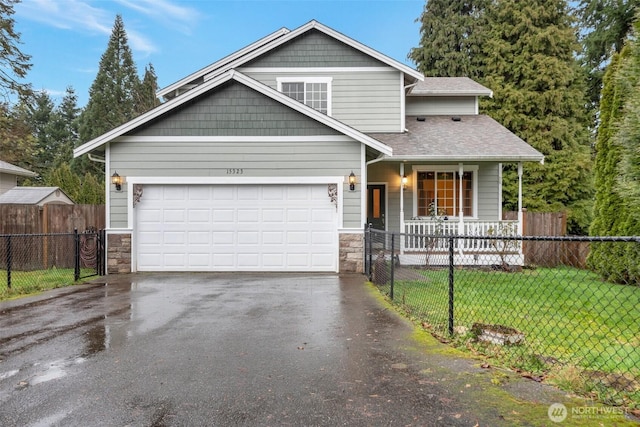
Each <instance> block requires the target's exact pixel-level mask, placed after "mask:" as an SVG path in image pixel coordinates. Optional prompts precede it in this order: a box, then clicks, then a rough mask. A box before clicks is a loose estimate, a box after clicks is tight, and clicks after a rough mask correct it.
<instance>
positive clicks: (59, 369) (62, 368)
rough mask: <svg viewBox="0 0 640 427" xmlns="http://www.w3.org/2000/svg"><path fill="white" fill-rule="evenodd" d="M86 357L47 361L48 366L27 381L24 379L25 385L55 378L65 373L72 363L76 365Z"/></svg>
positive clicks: (63, 375)
mask: <svg viewBox="0 0 640 427" xmlns="http://www.w3.org/2000/svg"><path fill="white" fill-rule="evenodd" d="M85 360H86V359H85V358H84V357H77V358H75V359H72V360H56V361H54V362H51V363H49V365H48V366H46V367H45V368H44V370H41V371H40V372H38V373H37V374H35V375H34V376H33V377H31V378H30V379H29V380H28V381H25V382H26V383H27V384H26V385H37V384H42V383H45V382H48V381H51V380H57V379H59V378H62V377H65V376H66V375H67V369H68V368H69V367H70V366H72V365H78V364H80V363H84V361H85Z"/></svg>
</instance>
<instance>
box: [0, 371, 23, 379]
mask: <svg viewBox="0 0 640 427" xmlns="http://www.w3.org/2000/svg"><path fill="white" fill-rule="evenodd" d="M18 372H20V370H19V369H14V370H12V371H7V372H0V381H2V380H6V379H7V378H10V377H12V376H14V375H15V374H17V373H18Z"/></svg>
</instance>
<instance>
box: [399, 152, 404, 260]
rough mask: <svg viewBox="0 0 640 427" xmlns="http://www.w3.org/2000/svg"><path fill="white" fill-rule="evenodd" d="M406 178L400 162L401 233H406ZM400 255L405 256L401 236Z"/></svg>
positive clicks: (402, 237)
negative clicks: (403, 180)
mask: <svg viewBox="0 0 640 427" xmlns="http://www.w3.org/2000/svg"><path fill="white" fill-rule="evenodd" d="M403 177H404V163H402V162H400V233H404V188H402V187H403V185H404V184H403V183H402V178H403ZM400 253H401V254H404V236H402V235H401V236H400Z"/></svg>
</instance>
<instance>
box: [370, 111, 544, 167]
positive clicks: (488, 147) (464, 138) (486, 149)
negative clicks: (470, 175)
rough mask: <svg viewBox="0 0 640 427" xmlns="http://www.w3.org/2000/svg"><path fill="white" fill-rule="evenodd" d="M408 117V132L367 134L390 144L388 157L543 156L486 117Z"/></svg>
mask: <svg viewBox="0 0 640 427" xmlns="http://www.w3.org/2000/svg"><path fill="white" fill-rule="evenodd" d="M456 118H459V119H460V120H459V121H454V120H453V118H452V117H451V116H424V117H421V119H424V120H423V121H422V120H420V121H419V120H418V117H417V116H408V117H407V120H406V127H407V132H404V133H378V134H369V135H370V136H371V137H373V138H375V139H377V140H378V141H380V142H382V143H384V144H386V145H388V146H390V147H391V148H392V149H393V155H392V156H387V159H389V160H413V159H415V160H418V159H419V160H431V161H438V160H440V161H469V160H475V161H498V162H514V161H539V162H542V161H543V160H544V155H543V154H542V153H540V152H539V151H538V150H536V149H535V148H533V147H531V146H530V145H529V144H527V143H526V142H525V141H523V140H522V139H521V138H519V137H518V136H516V135H515V134H513V133H511V131H509V130H508V129H507V128H505V127H504V126H502V125H501V124H500V123H498V122H496V121H495V120H493V119H492V118H491V117H489V116H485V115H470V116H459V117H456Z"/></svg>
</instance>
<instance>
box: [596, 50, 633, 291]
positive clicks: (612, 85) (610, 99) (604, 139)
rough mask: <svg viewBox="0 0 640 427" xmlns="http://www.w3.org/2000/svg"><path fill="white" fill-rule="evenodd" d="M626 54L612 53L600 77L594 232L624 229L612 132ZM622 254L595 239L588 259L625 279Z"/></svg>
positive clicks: (625, 90)
mask: <svg viewBox="0 0 640 427" xmlns="http://www.w3.org/2000/svg"><path fill="white" fill-rule="evenodd" d="M629 54H630V50H629V48H624V49H623V50H622V52H621V53H620V54H615V55H614V56H613V58H612V60H611V63H610V65H609V66H608V67H607V72H606V73H605V75H604V78H603V84H604V86H603V88H602V97H601V100H600V126H599V127H598V135H597V139H596V156H595V163H594V172H595V174H594V175H595V190H596V192H595V202H594V209H593V222H592V223H591V228H590V230H589V232H590V234H591V235H594V236H615V235H621V234H625V233H624V231H623V230H624V224H625V223H626V222H627V218H628V210H627V206H626V204H625V201H624V200H623V198H622V197H620V195H619V194H618V192H617V191H616V181H617V177H618V167H619V164H620V159H621V150H620V147H619V146H618V145H617V144H615V142H614V136H615V133H616V129H617V128H618V126H619V122H620V121H621V120H622V111H623V110H622V107H623V105H624V102H625V100H626V98H627V96H628V94H629V93H630V91H631V88H630V87H629V83H630V82H629V81H627V80H625V79H622V78H619V74H620V69H621V67H622V62H623V61H624V60H625V59H624V58H627V57H628V56H629ZM624 258H625V257H624V248H622V247H621V246H620V245H619V244H609V243H597V244H592V246H591V251H590V253H589V259H588V262H589V265H590V267H591V268H592V269H593V270H594V271H596V272H597V273H599V274H601V275H602V276H603V277H604V278H605V279H609V280H612V281H624V280H626V279H627V277H626V273H625V267H624Z"/></svg>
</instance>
